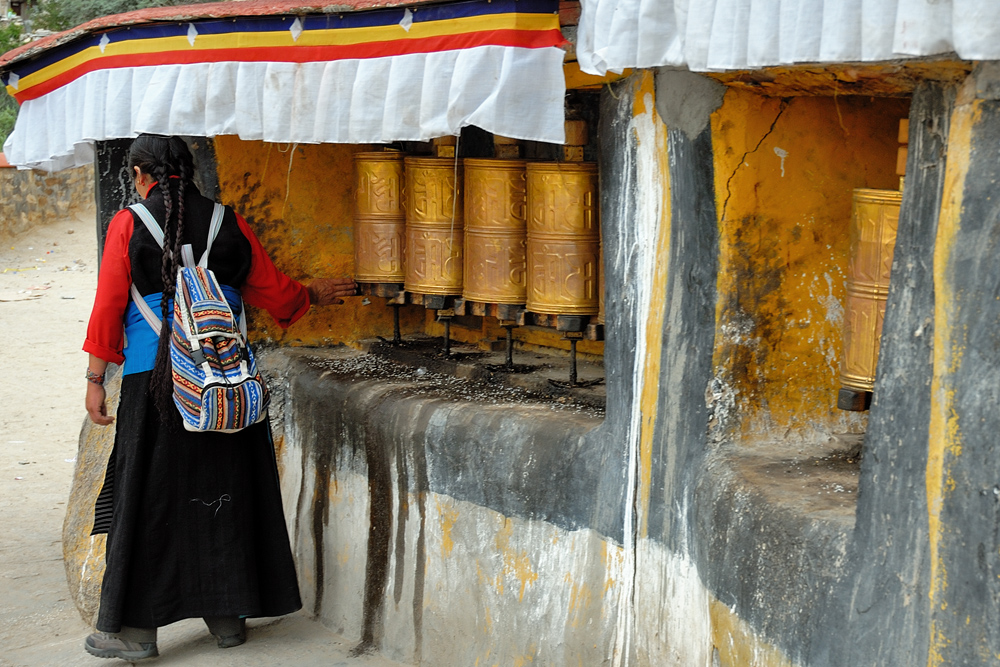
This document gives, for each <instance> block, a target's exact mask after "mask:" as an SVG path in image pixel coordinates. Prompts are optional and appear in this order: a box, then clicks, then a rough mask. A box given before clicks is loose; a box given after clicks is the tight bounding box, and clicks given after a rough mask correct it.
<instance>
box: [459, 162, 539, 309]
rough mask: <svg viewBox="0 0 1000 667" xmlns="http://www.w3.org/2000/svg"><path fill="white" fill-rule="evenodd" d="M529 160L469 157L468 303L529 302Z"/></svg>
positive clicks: (466, 225) (467, 185)
mask: <svg viewBox="0 0 1000 667" xmlns="http://www.w3.org/2000/svg"><path fill="white" fill-rule="evenodd" d="M525 165H526V163H525V162H524V160H472V159H466V160H465V289H464V290H463V292H462V296H464V297H465V298H466V299H467V300H469V301H478V302H481V303H511V304H520V303H524V302H525V297H526V295H527V282H526V275H525V274H526V271H525V267H526V261H527V260H526V254H525V248H526V245H527V227H526V223H525V206H526V192H527V191H526V186H525Z"/></svg>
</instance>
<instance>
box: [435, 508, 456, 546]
mask: <svg viewBox="0 0 1000 667" xmlns="http://www.w3.org/2000/svg"><path fill="white" fill-rule="evenodd" d="M437 510H438V515H439V516H440V517H441V556H442V557H444V558H447V557H448V556H450V555H451V550H452V549H454V548H455V541H454V540H452V539H451V531H452V529H453V528H454V527H455V522H456V521H458V508H456V507H454V506H452V505H450V504H449V505H445V504H442V502H441V501H440V500H439V501H438V503H437Z"/></svg>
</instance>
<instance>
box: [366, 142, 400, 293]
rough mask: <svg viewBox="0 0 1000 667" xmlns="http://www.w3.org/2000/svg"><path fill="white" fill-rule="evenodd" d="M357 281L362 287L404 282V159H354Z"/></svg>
mask: <svg viewBox="0 0 1000 667" xmlns="http://www.w3.org/2000/svg"><path fill="white" fill-rule="evenodd" d="M354 174H355V188H354V279H355V280H357V281H358V282H361V283H401V282H403V277H404V276H403V244H404V239H405V236H406V220H405V218H404V215H403V201H402V198H403V156H402V154H400V153H357V154H356V155H355V156H354Z"/></svg>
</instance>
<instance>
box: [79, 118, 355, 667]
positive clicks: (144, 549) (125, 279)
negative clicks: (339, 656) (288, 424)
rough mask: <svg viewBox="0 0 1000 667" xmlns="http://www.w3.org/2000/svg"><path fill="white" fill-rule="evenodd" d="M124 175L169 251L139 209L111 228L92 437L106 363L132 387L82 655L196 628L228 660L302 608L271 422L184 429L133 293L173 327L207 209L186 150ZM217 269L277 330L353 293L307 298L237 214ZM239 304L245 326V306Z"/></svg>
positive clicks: (142, 645) (148, 141) (92, 382)
mask: <svg viewBox="0 0 1000 667" xmlns="http://www.w3.org/2000/svg"><path fill="white" fill-rule="evenodd" d="M129 168H130V170H131V171H132V172H134V177H135V187H136V190H137V191H138V192H139V194H140V195H141V196H142V197H143V198H144V200H145V201H144V202H143V204H144V205H145V206H146V208H147V209H148V210H149V211H150V213H152V215H153V217H154V218H155V219H156V221H157V222H158V223H159V226H160V228H161V229H162V230H163V232H164V240H163V248H162V249H161V248H160V245H159V244H158V243H157V241H156V240H155V239H154V238H153V235H152V233H151V232H150V231H149V230H148V229H147V228H146V226H145V225H144V224H143V223H142V221H141V220H140V219H139V217H138V215H136V214H134V213H133V212H132V211H131V210H130V209H124V210H122V211H120V212H118V214H116V215H115V217H114V218H113V219H112V220H111V224H110V226H109V228H108V233H107V237H106V240H105V245H104V254H103V257H102V262H101V270H100V276H99V278H98V287H97V297H96V299H95V302H94V310H93V313H92V315H91V318H90V323H89V325H88V328H87V340H86V343H85V344H84V350H85V351H87V352H89V353H90V363H89V368H88V369H87V380H88V383H87V399H86V405H87V413H88V415H89V416H90V418H91V420H93V422H94V423H95V424H99V425H108V424H111V423H112V422H113V421H114V418H113V417H111V416H110V415H108V414H107V408H106V405H105V391H104V386H103V383H104V373H105V370H106V368H107V365H108V363H109V362H114V363H118V364H123V368H122V373H123V377H122V387H121V401H120V404H119V407H118V415H117V416H118V419H117V429H116V432H115V445H114V449H113V451H112V453H111V458H110V460H109V462H108V469H107V474H106V477H105V481H104V487H103V488H102V489H101V493H100V495H99V497H98V500H97V507H96V510H95V521H94V530H93V532H94V534H97V533H102V532H106V533H107V534H108V537H107V553H106V563H107V567H106V570H105V575H104V582H103V586H102V589H101V604H100V611H99V614H98V620H97V630H98V632H96V633H94V634H91V635H90V636H89V637H87V639H86V641H85V648H86V650H87V651H88V652H89V653H91V654H93V655H96V656H100V657H105V658H123V659H126V660H138V659H142V658H150V657H154V656H156V655H157V649H156V628H157V627H159V626H162V625H167V624H168V623H173V622H174V621H178V620H181V619H184V618H193V617H201V618H204V619H205V622H206V624H207V625H208V628H209V630H210V631H211V632H212V634H214V635H215V636H216V637H217V639H218V644H219V646H220V647H222V648H227V647H230V646H237V645H239V644H242V643H243V642H244V641H245V639H246V629H245V627H246V626H245V619H246V618H247V617H252V616H279V615H282V614H288V613H291V612H294V611H296V610H297V609H299V608H300V607H301V602H300V601H299V591H298V582H297V580H296V576H295V568H294V565H293V562H292V554H291V549H290V548H289V543H288V533H287V530H286V528H285V522H284V515H283V513H282V507H281V496H280V490H279V487H278V477H277V467H276V464H275V459H274V449H273V446H272V443H271V434H270V426H269V424H268V422H267V420H263V421H261V422H258V423H257V424H255V425H253V426H250V427H248V428H246V429H244V430H242V431H239V432H238V433H233V434H230V433H211V432H201V433H193V432H190V431H186V430H184V429H183V428H182V426H181V418H180V415H179V413H178V412H177V410H176V408H175V407H174V406H173V404H172V400H171V388H172V380H171V371H170V357H169V350H168V347H169V346H168V341H169V331H170V327H169V326H165V327H163V328H162V332H161V335H160V336H159V338H157V336H156V334H155V333H154V331H153V329H152V328H151V327H150V326H149V324H148V323H147V322H146V321H145V320H143V318H142V315H141V314H140V313H139V309H138V308H137V307H136V305H135V304H134V303H131V301H130V297H129V292H130V286H131V285H132V284H134V285H135V286H136V288H137V289H138V292H139V294H140V295H141V296H142V297H143V300H144V301H146V302H147V303H148V304H150V305H151V306H152V307H153V310H154V311H158V312H159V313H161V315H162V317H163V319H164V320H165V321H166V322H168V323H169V322H170V318H171V317H172V313H173V305H172V298H173V292H174V280H175V276H176V274H177V269H178V265H179V261H180V258H181V255H182V253H181V248H182V247H183V245H184V244H191V245H192V247H193V251H194V256H195V257H200V256H201V254H202V253H203V252H204V251H205V248H206V245H207V242H208V233H209V223H210V220H211V217H212V211H213V206H214V202H212V201H211V200H209V199H207V198H206V197H203V196H202V195H201V193H199V192H198V190H197V188H196V187H195V186H194V184H193V183H192V182H191V178H192V176H193V173H194V168H193V161H192V158H191V153H190V152H189V151H188V148H187V146H186V145H185V143H184V142H183V141H182V140H181V139H179V138H177V137H170V138H167V137H159V136H151V135H142V136H140V137H138V138H137V139H136V140H135V141H134V142H133V144H132V147H131V149H130V151H129ZM209 268H210V269H211V270H212V271H213V272H214V273H215V276H216V278H217V279H218V281H219V283H220V284H222V285H229V286H232V287H235V288H238V289H239V290H240V292H241V294H242V300H243V301H244V302H246V303H248V304H250V305H253V306H258V307H261V308H264V309H266V310H267V311H268V312H269V313H270V314H271V315H272V316H273V317H274V318H275V320H277V322H278V323H279V324H280V325H281V326H282V327H287V326H288V325H290V324H291V323H293V322H295V321H296V320H297V319H298V318H300V317H301V316H302V315H303V314H305V312H306V311H307V310H308V309H309V306H310V304H313V305H326V304H334V303H343V302H342V301H341V300H340V299H339V298H338V297H341V296H348V295H351V294H354V293H355V291H356V285H355V284H354V282H353V281H352V280H350V279H346V278H345V279H319V280H314V281H312V282H311V283H310V284H309V285H308V286H303V285H301V284H300V283H298V282H295V281H294V280H292V279H290V278H288V277H287V276H286V275H284V274H283V273H281V272H280V271H278V270H277V269H276V268H275V266H274V264H272V263H271V260H270V259H269V258H268V256H267V253H266V252H265V251H264V249H263V248H262V247H261V245H260V242H259V241H258V240H257V238H256V237H255V236H254V234H253V232H252V231H251V230H250V228H249V226H248V225H247V223H246V221H245V220H244V219H243V218H242V217H241V216H239V215H238V214H236V213H235V212H233V211H232V209H229V208H227V209H226V212H225V216H224V218H223V222H222V226H221V228H220V230H219V233H218V236H217V237H216V239H215V241H214V243H213V244H212V248H211V254H210V257H209ZM230 305H231V306H232V307H233V310H234V313H236V314H239V309H240V308H241V304H240V303H239V300H238V299H236V300H235V303H231V304H230ZM123 334H124V335H123Z"/></svg>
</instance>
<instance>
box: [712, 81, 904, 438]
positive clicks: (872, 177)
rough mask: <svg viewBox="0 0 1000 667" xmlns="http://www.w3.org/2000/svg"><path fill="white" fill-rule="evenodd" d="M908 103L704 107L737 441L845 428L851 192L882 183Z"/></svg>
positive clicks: (741, 95) (720, 312)
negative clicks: (842, 392) (709, 111)
mask: <svg viewBox="0 0 1000 667" xmlns="http://www.w3.org/2000/svg"><path fill="white" fill-rule="evenodd" d="M908 110H909V102H908V100H905V99H897V98H869V97H839V98H835V97H793V98H786V99H778V98H772V97H763V96H760V95H756V94H754V93H751V92H747V91H745V90H734V89H729V90H728V91H727V92H726V95H725V98H724V101H723V105H722V107H721V108H720V109H719V110H718V111H716V112H715V114H713V117H712V131H713V143H714V151H715V188H716V206H717V213H718V217H719V229H720V264H719V278H718V288H719V302H718V306H717V313H716V315H717V327H718V328H717V331H716V349H715V355H714V364H715V369H716V370H715V372H716V376H717V377H718V378H720V379H722V380H723V381H724V382H725V383H726V384H727V385H728V387H729V389H730V390H731V391H733V392H735V400H736V411H737V415H738V416H737V419H736V420H735V429H736V431H737V432H738V433H737V434H738V435H740V436H742V437H744V438H749V439H750V440H755V439H756V440H776V439H781V438H783V437H786V436H790V435H799V436H803V437H815V436H816V435H817V434H822V433H829V432H842V431H857V430H860V429H863V427H864V416H862V415H858V414H857V413H846V412H843V411H840V410H838V409H837V407H836V397H837V390H838V388H839V381H838V375H839V372H840V355H841V347H842V339H843V334H842V330H843V303H844V293H845V287H844V283H845V279H846V272H847V263H848V243H849V224H850V218H851V197H852V190H853V189H854V188H858V187H865V188H883V189H893V188H896V187H898V177H897V176H896V174H895V163H896V152H897V148H898V143H897V130H898V123H899V120H900V119H901V118H905V117H906V115H907V113H908Z"/></svg>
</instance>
